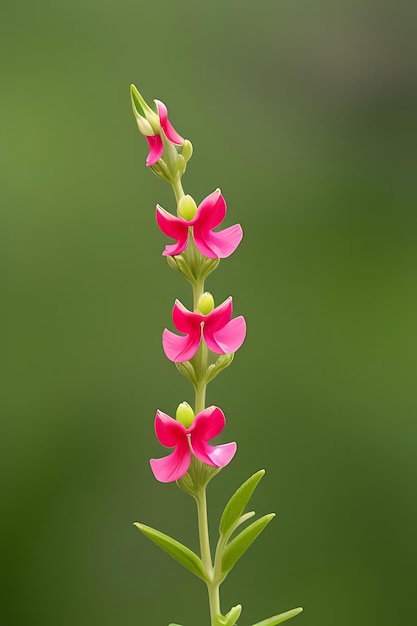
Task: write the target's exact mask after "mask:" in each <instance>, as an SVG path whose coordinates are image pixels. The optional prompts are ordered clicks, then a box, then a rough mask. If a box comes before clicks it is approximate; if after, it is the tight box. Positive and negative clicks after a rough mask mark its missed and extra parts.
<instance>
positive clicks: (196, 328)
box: [172, 300, 230, 334]
mask: <svg viewBox="0 0 417 626" xmlns="http://www.w3.org/2000/svg"><path fill="white" fill-rule="evenodd" d="M204 319H205V318H204V315H199V314H198V313H193V312H192V311H189V310H188V309H187V308H186V307H185V306H184V305H183V304H182V302H180V301H179V300H175V304H174V307H173V309H172V321H173V322H174V324H175V328H176V329H177V330H179V331H180V333H187V334H190V333H195V334H197V333H198V334H201V330H200V322H202V321H203V320H204ZM229 319H230V318H229Z"/></svg>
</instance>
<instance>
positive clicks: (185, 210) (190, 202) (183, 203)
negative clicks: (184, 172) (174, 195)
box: [177, 194, 197, 221]
mask: <svg viewBox="0 0 417 626" xmlns="http://www.w3.org/2000/svg"><path fill="white" fill-rule="evenodd" d="M177 213H178V215H179V216H180V217H182V218H183V219H184V220H187V221H190V220H192V219H193V217H194V215H195V214H196V213H197V205H196V203H195V202H194V199H193V198H192V197H191V196H189V195H188V194H187V195H186V196H183V197H182V198H180V200H179V202H178V207H177Z"/></svg>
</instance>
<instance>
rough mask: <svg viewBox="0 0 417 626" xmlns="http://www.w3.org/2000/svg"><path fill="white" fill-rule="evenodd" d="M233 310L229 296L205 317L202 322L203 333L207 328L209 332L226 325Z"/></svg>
mask: <svg viewBox="0 0 417 626" xmlns="http://www.w3.org/2000/svg"><path fill="white" fill-rule="evenodd" d="M232 312H233V299H232V297H231V296H229V297H228V298H227V299H226V300H225V301H224V302H222V303H221V304H219V306H217V307H216V308H215V309H213V310H212V312H211V313H209V314H208V315H207V317H206V320H205V324H204V334H205V333H206V331H207V330H209V331H210V332H211V333H213V332H215V331H216V330H220V328H223V327H224V326H226V324H227V323H228V321H229V320H230V318H231V317H232Z"/></svg>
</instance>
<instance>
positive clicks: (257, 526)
mask: <svg viewBox="0 0 417 626" xmlns="http://www.w3.org/2000/svg"><path fill="white" fill-rule="evenodd" d="M274 517H275V513H269V514H268V515H264V516H263V517H261V518H260V519H258V520H256V522H252V524H250V526H248V527H247V528H245V529H244V530H242V532H241V533H239V534H238V536H237V537H235V538H234V539H233V540H232V541H231V542H230V543H229V544H228V545H227V546H226V548H225V549H224V552H223V557H222V573H223V574H227V572H230V570H231V569H232V567H233V566H234V565H235V564H236V563H237V561H238V560H239V559H240V557H241V556H242V555H243V554H244V553H245V552H246V550H247V549H248V548H249V546H250V545H251V544H252V543H253V542H254V541H255V539H256V537H257V536H258V535H259V534H260V533H261V532H262V531H263V529H264V528H265V527H266V526H267V524H269V522H270V521H271V520H272V519H273V518H274Z"/></svg>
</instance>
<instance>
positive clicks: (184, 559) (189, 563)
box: [134, 522, 207, 580]
mask: <svg viewBox="0 0 417 626" xmlns="http://www.w3.org/2000/svg"><path fill="white" fill-rule="evenodd" d="M134 526H136V528H138V529H139V530H140V531H141V533H143V534H144V535H145V536H146V537H148V539H150V540H151V541H153V542H154V543H156V545H157V546H159V547H160V548H162V550H165V552H167V553H168V554H169V555H170V556H172V558H173V559H175V560H176V561H178V563H181V565H183V566H184V567H186V568H187V569H188V570H190V572H192V573H193V574H195V575H196V576H198V577H199V578H202V579H203V580H206V578H207V577H206V572H205V569H204V566H203V563H202V561H201V559H200V558H199V557H198V556H197V555H196V554H195V552H193V551H192V550H190V549H189V548H187V547H186V546H184V545H183V544H182V543H180V542H179V541H176V540H175V539H173V538H172V537H170V536H169V535H165V534H164V533H161V532H160V531H159V530H155V528H151V527H150V526H145V524H139V522H135V524H134Z"/></svg>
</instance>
